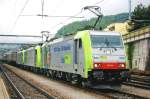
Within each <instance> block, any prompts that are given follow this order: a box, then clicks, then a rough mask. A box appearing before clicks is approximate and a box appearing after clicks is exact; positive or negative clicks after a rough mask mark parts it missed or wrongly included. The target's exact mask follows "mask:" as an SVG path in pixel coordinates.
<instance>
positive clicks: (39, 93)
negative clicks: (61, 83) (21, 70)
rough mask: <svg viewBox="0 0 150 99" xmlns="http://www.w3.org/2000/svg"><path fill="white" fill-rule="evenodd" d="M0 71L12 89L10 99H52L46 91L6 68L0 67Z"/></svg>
mask: <svg viewBox="0 0 150 99" xmlns="http://www.w3.org/2000/svg"><path fill="white" fill-rule="evenodd" d="M1 71H2V73H3V75H4V77H5V78H6V79H5V80H7V81H6V82H7V83H9V85H10V86H11V88H12V91H14V92H13V95H12V97H11V98H12V99H13V98H14V99H16V98H17V99H54V97H52V96H50V95H49V94H48V93H47V92H46V91H44V90H43V89H40V88H39V87H37V86H35V85H33V84H32V83H30V82H28V81H26V80H25V79H24V78H22V77H20V76H19V75H17V74H15V73H14V72H13V71H10V70H8V69H7V68H4V67H1ZM10 86H9V87H10Z"/></svg>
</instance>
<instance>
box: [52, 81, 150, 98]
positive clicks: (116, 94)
mask: <svg viewBox="0 0 150 99" xmlns="http://www.w3.org/2000/svg"><path fill="white" fill-rule="evenodd" d="M53 80H56V81H58V82H61V83H65V84H67V85H69V86H72V87H77V88H79V90H86V91H89V92H91V93H96V94H98V95H102V96H105V97H108V98H110V99H149V98H147V97H144V96H139V95H136V94H131V93H130V92H124V91H121V90H115V89H108V90H95V89H91V88H82V87H81V86H80V85H79V86H78V85H72V84H71V83H69V82H66V81H62V80H57V79H53Z"/></svg>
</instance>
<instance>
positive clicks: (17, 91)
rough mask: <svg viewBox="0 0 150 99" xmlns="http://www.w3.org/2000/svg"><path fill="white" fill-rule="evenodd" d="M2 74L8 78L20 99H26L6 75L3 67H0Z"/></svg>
mask: <svg viewBox="0 0 150 99" xmlns="http://www.w3.org/2000/svg"><path fill="white" fill-rule="evenodd" d="M0 69H1V71H2V73H3V74H4V76H5V77H6V79H7V81H8V83H9V84H10V85H11V86H12V88H13V89H14V91H15V92H16V93H17V95H18V98H19V99H25V97H24V95H23V94H22V93H21V92H20V91H19V89H18V88H17V87H16V86H15V84H14V83H13V82H12V81H11V79H10V77H9V76H8V75H7V74H6V72H5V71H4V70H3V68H2V67H0Z"/></svg>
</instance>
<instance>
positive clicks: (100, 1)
mask: <svg viewBox="0 0 150 99" xmlns="http://www.w3.org/2000/svg"><path fill="white" fill-rule="evenodd" d="M103 1H104V0H101V1H99V2H96V3H94V4H93V5H97V4H99V3H102V2H103Z"/></svg>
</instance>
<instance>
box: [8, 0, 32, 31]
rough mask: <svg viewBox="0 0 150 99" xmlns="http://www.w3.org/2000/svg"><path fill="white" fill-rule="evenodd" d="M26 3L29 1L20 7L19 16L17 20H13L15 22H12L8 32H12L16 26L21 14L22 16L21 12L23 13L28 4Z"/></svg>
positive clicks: (27, 0)
mask: <svg viewBox="0 0 150 99" xmlns="http://www.w3.org/2000/svg"><path fill="white" fill-rule="evenodd" d="M28 2H29V0H26V2H25V4H24V6H23V7H22V9H21V11H20V13H19V15H18V16H17V18H16V20H15V22H14V24H13V26H12V28H11V30H10V32H12V30H13V29H14V28H15V26H16V24H17V21H18V20H19V18H20V16H21V14H22V12H23V11H24V9H25V7H26V5H27V4H28Z"/></svg>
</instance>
